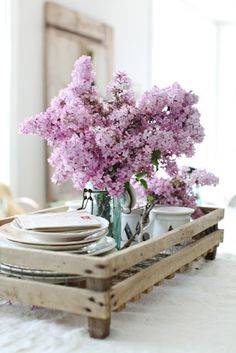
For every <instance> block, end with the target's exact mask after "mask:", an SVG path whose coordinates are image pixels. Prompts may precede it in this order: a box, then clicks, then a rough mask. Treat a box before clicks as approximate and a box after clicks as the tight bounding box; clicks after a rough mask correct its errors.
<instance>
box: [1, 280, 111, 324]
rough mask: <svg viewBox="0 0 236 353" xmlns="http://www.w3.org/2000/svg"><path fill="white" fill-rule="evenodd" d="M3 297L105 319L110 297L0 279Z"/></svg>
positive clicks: (102, 294) (84, 291) (102, 293)
mask: <svg viewBox="0 0 236 353" xmlns="http://www.w3.org/2000/svg"><path fill="white" fill-rule="evenodd" d="M0 295H1V297H5V298H7V299H13V300H16V301H18V302H20V303H26V304H32V305H37V306H41V307H45V308H51V309H58V310H64V311H68V312H71V313H75V314H81V315H84V316H89V317H90V316H91V317H97V318H101V319H106V318H108V317H109V316H110V306H109V293H108V292H95V291H92V290H88V289H80V288H73V287H67V286H59V285H53V284H46V283H40V282H34V281H28V280H23V279H17V278H9V277H5V276H0Z"/></svg>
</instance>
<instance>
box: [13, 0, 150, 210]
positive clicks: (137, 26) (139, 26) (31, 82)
mask: <svg viewBox="0 0 236 353" xmlns="http://www.w3.org/2000/svg"><path fill="white" fill-rule="evenodd" d="M44 2H45V0H21V1H18V0H12V12H13V23H12V36H13V46H12V53H13V61H12V104H11V109H12V111H11V117H12V120H11V125H12V126H11V140H12V146H11V187H12V189H13V192H14V195H15V196H28V197H31V198H33V199H35V200H36V201H38V202H39V203H40V204H41V205H42V206H43V205H44V203H45V163H44V148H45V147H44V143H43V141H41V140H39V138H37V137H29V136H19V135H18V134H17V127H18V124H19V122H20V121H22V120H23V119H24V118H25V117H27V116H30V115H34V114H36V113H37V112H40V111H42V110H43V109H44V103H43V102H44V89H43V87H44V86H43V76H44V71H43V58H44V55H43V4H44ZM54 2H57V3H60V4H63V5H65V6H68V7H71V8H74V9H77V10H79V11H81V12H84V13H85V14H87V15H90V16H92V17H94V18H96V19H99V20H102V21H104V22H106V23H107V24H110V25H112V26H113V27H114V31H115V69H119V70H125V71H126V72H127V73H128V74H129V75H130V77H131V78H132V80H133V81H134V84H135V87H136V90H137V91H142V90H144V89H146V88H147V87H148V86H149V77H150V75H149V70H150V65H149V60H150V49H151V43H150V32H151V29H150V22H151V21H150V19H151V10H150V0H119V1H118V0H86V1H83V0H58V1H54Z"/></svg>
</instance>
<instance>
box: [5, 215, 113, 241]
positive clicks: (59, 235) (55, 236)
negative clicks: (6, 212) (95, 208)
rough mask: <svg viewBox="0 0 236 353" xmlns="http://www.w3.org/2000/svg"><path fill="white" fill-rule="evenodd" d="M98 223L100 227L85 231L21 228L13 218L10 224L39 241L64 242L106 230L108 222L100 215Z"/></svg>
mask: <svg viewBox="0 0 236 353" xmlns="http://www.w3.org/2000/svg"><path fill="white" fill-rule="evenodd" d="M96 218H97V219H98V220H99V222H100V224H101V227H100V228H96V229H89V230H86V231H81V232H80V231H78V232H55V233H54V232H38V231H35V230H25V229H22V228H21V227H20V226H19V225H18V223H17V221H16V220H13V221H12V222H11V223H10V224H11V227H12V228H13V229H14V230H15V231H18V232H21V233H23V234H28V235H31V237H34V238H35V239H38V240H40V241H42V240H46V241H50V242H64V241H70V240H71V241H72V240H78V239H83V238H85V237H88V236H89V235H92V234H96V233H98V232H102V231H104V230H106V229H107V228H108V227H109V222H108V221H107V220H106V219H105V218H102V217H96Z"/></svg>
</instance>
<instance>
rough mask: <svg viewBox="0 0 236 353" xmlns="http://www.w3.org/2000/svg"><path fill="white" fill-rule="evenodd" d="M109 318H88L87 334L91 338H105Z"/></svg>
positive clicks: (107, 333) (108, 330)
mask: <svg viewBox="0 0 236 353" xmlns="http://www.w3.org/2000/svg"><path fill="white" fill-rule="evenodd" d="M110 324H111V318H110V317H109V318H108V319H96V318H93V317H89V318H88V328H89V335H90V337H93V338H106V337H107V336H109V333H110Z"/></svg>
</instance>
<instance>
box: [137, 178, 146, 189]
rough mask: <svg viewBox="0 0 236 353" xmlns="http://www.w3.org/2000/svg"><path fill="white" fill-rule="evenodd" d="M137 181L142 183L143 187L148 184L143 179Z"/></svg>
mask: <svg viewBox="0 0 236 353" xmlns="http://www.w3.org/2000/svg"><path fill="white" fill-rule="evenodd" d="M139 182H140V183H141V184H142V185H143V187H144V189H147V188H148V184H147V182H146V180H145V179H139Z"/></svg>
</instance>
